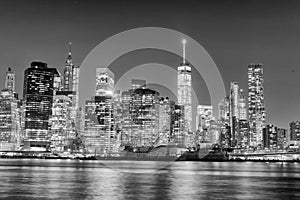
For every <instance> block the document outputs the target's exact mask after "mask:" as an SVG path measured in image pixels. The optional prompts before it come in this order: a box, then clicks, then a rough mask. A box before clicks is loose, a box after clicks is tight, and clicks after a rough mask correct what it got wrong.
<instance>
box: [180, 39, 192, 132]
mask: <svg viewBox="0 0 300 200" xmlns="http://www.w3.org/2000/svg"><path fill="white" fill-rule="evenodd" d="M185 44H186V41H185V40H183V61H182V63H181V64H180V65H179V66H178V68H177V86H178V104H179V105H183V106H184V117H185V131H186V132H191V131H192V73H191V67H190V66H189V64H188V62H187V61H186V59H185Z"/></svg>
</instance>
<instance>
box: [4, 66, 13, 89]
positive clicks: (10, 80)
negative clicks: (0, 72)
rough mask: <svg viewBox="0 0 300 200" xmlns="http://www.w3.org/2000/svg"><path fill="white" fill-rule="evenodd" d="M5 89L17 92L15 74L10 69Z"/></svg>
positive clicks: (7, 73)
mask: <svg viewBox="0 0 300 200" xmlns="http://www.w3.org/2000/svg"><path fill="white" fill-rule="evenodd" d="M5 88H6V89H8V90H11V91H12V92H15V74H14V73H13V72H12V71H11V68H10V67H9V68H8V70H7V72H6V77H5Z"/></svg>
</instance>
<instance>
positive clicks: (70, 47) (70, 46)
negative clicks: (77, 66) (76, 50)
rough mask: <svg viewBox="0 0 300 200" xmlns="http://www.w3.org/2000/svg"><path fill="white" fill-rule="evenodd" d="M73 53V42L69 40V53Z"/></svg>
mask: <svg viewBox="0 0 300 200" xmlns="http://www.w3.org/2000/svg"><path fill="white" fill-rule="evenodd" d="M71 54H72V42H69V55H71Z"/></svg>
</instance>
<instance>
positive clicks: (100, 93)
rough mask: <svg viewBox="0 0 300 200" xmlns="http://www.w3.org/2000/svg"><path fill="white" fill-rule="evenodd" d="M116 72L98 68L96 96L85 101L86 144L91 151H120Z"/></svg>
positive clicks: (104, 152)
mask: <svg viewBox="0 0 300 200" xmlns="http://www.w3.org/2000/svg"><path fill="white" fill-rule="evenodd" d="M113 90H114V74H113V72H111V71H110V70H109V69H108V68H97V69H96V90H95V94H96V96H94V97H92V98H91V99H90V100H87V101H86V103H85V145H86V147H87V149H88V151H89V152H91V153H99V154H110V153H116V152H117V151H118V147H119V146H118V143H117V135H116V132H115V122H114V107H113Z"/></svg>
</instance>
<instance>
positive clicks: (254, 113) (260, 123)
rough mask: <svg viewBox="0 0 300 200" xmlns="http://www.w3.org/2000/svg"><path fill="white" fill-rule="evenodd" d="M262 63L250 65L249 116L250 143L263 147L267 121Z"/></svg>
mask: <svg viewBox="0 0 300 200" xmlns="http://www.w3.org/2000/svg"><path fill="white" fill-rule="evenodd" d="M263 84H264V79H263V67H262V64H250V65H248V117H249V125H250V145H251V146H254V147H257V146H260V147H262V145H263V144H262V141H263V132H262V130H263V128H264V126H265V122H266V112H265V102H264V87H263Z"/></svg>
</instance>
